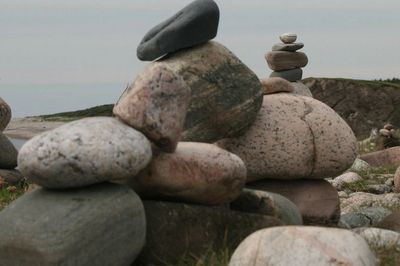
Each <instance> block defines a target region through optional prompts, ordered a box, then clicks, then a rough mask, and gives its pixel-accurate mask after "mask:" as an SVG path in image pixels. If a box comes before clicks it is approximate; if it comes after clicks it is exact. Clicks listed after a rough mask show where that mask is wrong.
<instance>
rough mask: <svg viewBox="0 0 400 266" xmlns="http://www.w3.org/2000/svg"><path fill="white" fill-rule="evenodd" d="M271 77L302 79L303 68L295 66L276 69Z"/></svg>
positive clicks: (291, 80) (292, 80) (288, 79)
mask: <svg viewBox="0 0 400 266" xmlns="http://www.w3.org/2000/svg"><path fill="white" fill-rule="evenodd" d="M269 77H270V78H273V77H280V78H283V79H286V80H287V81H290V82H294V81H298V80H301V78H302V77H303V70H302V69H301V68H295V69H290V70H284V71H274V72H272V73H271V74H270V75H269Z"/></svg>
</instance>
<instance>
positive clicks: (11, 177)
mask: <svg viewBox="0 0 400 266" xmlns="http://www.w3.org/2000/svg"><path fill="white" fill-rule="evenodd" d="M0 180H3V181H5V182H7V184H8V185H13V186H15V185H18V184H19V183H20V182H21V181H23V180H24V177H23V175H21V173H20V172H19V171H18V170H5V169H0Z"/></svg>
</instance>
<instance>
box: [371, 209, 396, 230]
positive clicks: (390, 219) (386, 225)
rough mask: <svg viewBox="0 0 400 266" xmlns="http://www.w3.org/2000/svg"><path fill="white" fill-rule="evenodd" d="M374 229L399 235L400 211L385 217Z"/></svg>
mask: <svg viewBox="0 0 400 266" xmlns="http://www.w3.org/2000/svg"><path fill="white" fill-rule="evenodd" d="M376 227H378V228H382V229H387V230H392V231H396V232H398V233H400V211H399V210H396V211H394V212H393V213H391V214H390V215H388V216H386V217H385V218H383V219H382V220H381V221H380V222H379V223H377V224H376Z"/></svg>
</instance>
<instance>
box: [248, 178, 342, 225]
mask: <svg viewBox="0 0 400 266" xmlns="http://www.w3.org/2000/svg"><path fill="white" fill-rule="evenodd" d="M246 187H248V188H251V189H256V190H262V191H267V192H273V193H276V194H279V195H282V196H284V197H286V198H288V199H289V200H290V201H292V202H293V203H294V204H295V205H296V206H297V207H298V208H299V210H300V214H301V215H302V217H303V221H304V224H311V225H328V226H332V225H337V223H338V221H339V218H340V201H339V196H338V192H337V191H336V189H335V188H334V187H333V186H332V185H331V184H329V183H328V182H327V181H325V180H307V179H299V180H272V179H265V180H260V181H256V182H251V183H248V184H247V185H246Z"/></svg>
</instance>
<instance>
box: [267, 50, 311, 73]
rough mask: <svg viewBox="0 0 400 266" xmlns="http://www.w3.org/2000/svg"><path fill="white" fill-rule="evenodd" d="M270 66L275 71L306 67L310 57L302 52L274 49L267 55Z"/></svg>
mask: <svg viewBox="0 0 400 266" xmlns="http://www.w3.org/2000/svg"><path fill="white" fill-rule="evenodd" d="M265 59H266V60H267V63H268V66H269V68H271V69H272V70H274V71H283V70H289V69H295V68H300V67H305V66H306V65H307V63H308V58H307V56H306V54H305V53H302V52H285V51H272V52H268V53H267V54H266V55H265Z"/></svg>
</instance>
